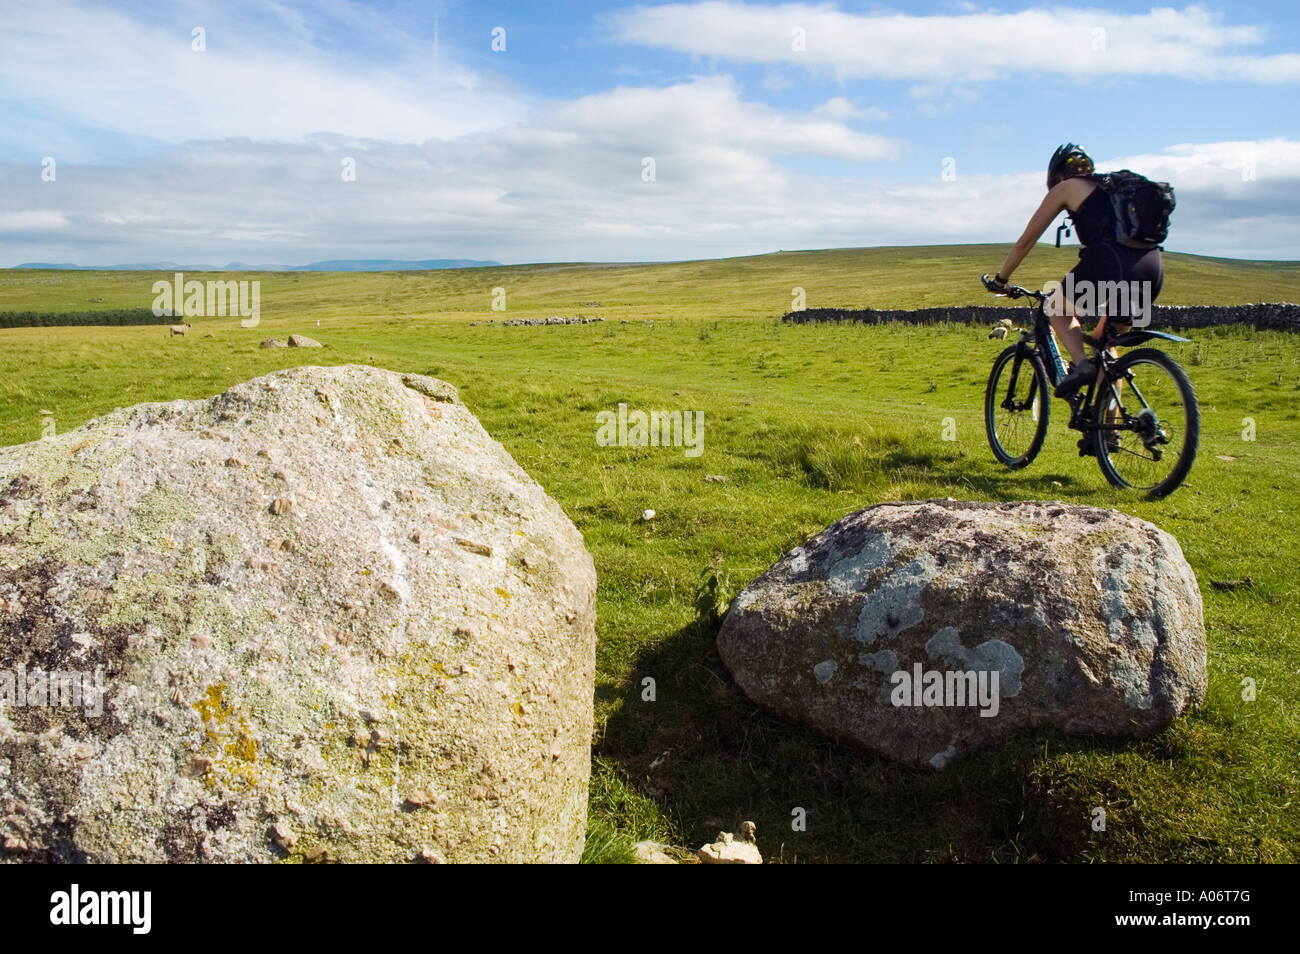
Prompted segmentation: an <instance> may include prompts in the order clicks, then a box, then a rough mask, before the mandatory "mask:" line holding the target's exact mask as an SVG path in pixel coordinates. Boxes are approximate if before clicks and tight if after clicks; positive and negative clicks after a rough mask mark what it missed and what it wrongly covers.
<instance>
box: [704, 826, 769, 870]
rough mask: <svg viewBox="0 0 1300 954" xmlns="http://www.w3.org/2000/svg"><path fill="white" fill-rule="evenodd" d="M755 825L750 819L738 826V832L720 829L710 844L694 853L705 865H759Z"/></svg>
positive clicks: (759, 855) (760, 859)
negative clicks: (734, 833)
mask: <svg viewBox="0 0 1300 954" xmlns="http://www.w3.org/2000/svg"><path fill="white" fill-rule="evenodd" d="M754 836H755V827H754V823H753V822H751V821H747V822H744V823H743V824H742V825H741V826H740V834H738V835H733V834H732V833H731V832H729V831H720V832H718V836H717V838H716V839H714V841H713V842H712V843H711V844H708V845H702V846H701V847H700V849H699V851H697V852H696V855H697V856H698V857H699V859H700V863H701V864H706V865H761V864H762V863H763V855H762V854H761V853H760V852H759V850H758V844H757V843H756V842H755V840H754Z"/></svg>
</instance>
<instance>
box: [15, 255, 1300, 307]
mask: <svg viewBox="0 0 1300 954" xmlns="http://www.w3.org/2000/svg"><path fill="white" fill-rule="evenodd" d="M1005 253H1006V246H1002V245H973V246H972V245H952V246H942V245H941V246H917V247H904V248H877V249H836V250H830V251H814V252H781V253H777V254H773V255H758V256H753V257H749V258H731V259H720V260H710V261H699V262H681V263H674V264H669V265H516V266H509V267H502V268H473V269H460V270H449V271H436V272H375V273H359V274H357V273H338V272H333V273H330V272H326V273H319V274H315V273H311V274H301V273H285V272H260V273H258V272H247V273H242V272H241V273H235V272H219V273H218V272H210V273H202V272H190V273H187V277H193V278H199V279H204V278H214V279H221V280H230V279H240V278H248V279H256V280H258V281H260V282H261V283H262V285H261V296H262V297H261V304H262V314H263V317H264V319H267V320H276V319H283V320H298V321H301V320H302V319H303V318H304V317H310V318H311V319H312V320H315V319H316V318H320V319H322V320H326V319H336V318H383V317H426V318H470V319H472V318H483V317H503V316H502V315H500V314H496V313H493V312H492V311H491V300H492V289H493V288H497V287H501V288H504V289H505V290H506V304H507V306H508V311H509V316H513V317H521V316H536V315H543V316H544V315H547V314H557V313H559V314H570V313H578V312H581V313H586V314H605V315H607V316H608V315H612V316H615V317H617V318H670V317H673V318H708V319H720V318H763V317H769V316H772V315H780V314H782V313H783V312H786V311H788V310H789V309H790V303H791V297H792V292H791V289H792V288H795V287H800V288H803V289H804V290H805V293H806V296H807V304H808V307H810V308H811V307H840V306H845V307H848V306H852V307H856V308H862V307H877V308H918V307H922V306H935V305H961V304H969V303H971V302H978V303H983V302H986V301H989V300H990V299H989V296H988V294H987V293H986V292H985V291H984V290H983V288H982V287H981V286H980V284H979V281H978V279H979V275H980V274H981V273H982V272H992V271H995V270H996V269H997V268H998V266H999V265H1001V264H1002V258H1003V256H1004V254H1005ZM1077 254H1078V252H1077V249H1076V248H1062V249H1057V248H1054V247H1052V246H1048V245H1044V246H1040V247H1039V248H1038V249H1036V250H1035V251H1034V253H1033V254H1032V255H1031V256H1030V257H1029V259H1028V261H1027V262H1026V263H1025V264H1024V265H1022V266H1021V268H1020V269H1019V270H1018V271H1017V272H1016V276H1015V277H1016V280H1017V281H1018V282H1019V283H1020V284H1034V285H1041V284H1042V283H1043V282H1046V281H1048V280H1051V279H1059V278H1060V277H1061V276H1062V275H1063V274H1064V273H1065V272H1066V271H1067V270H1068V269H1069V268H1070V266H1071V265H1072V264H1073V263H1074V261H1075V258H1076V256H1077ZM1165 271H1166V278H1165V286H1164V291H1163V293H1162V294H1161V297H1160V303H1161V304H1165V305H1197V304H1211V305H1213V304H1225V305H1226V304H1238V303H1241V302H1248V301H1294V302H1300V262H1280V263H1279V262H1239V261H1233V260H1229V259H1218V258H1203V257H1200V256H1195V255H1180V254H1176V253H1169V254H1167V255H1166V256H1165ZM160 278H163V279H170V278H171V274H170V273H160V272H94V273H85V272H64V271H57V270H46V271H12V270H11V271H0V311H18V310H25V309H29V308H33V309H41V310H47V311H60V310H66V311H73V310H78V311H79V310H82V309H84V308H92V307H102V308H136V307H148V306H149V305H150V303H151V302H152V301H153V295H152V293H151V291H150V288H151V286H152V285H153V283H154V282H155V281H157V280H158V279H160Z"/></svg>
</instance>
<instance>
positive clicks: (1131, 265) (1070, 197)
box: [993, 142, 1164, 397]
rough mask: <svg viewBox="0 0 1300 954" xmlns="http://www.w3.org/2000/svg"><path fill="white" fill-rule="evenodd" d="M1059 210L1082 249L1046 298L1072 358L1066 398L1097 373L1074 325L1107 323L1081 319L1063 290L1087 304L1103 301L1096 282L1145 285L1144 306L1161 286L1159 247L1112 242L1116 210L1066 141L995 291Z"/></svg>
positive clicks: (1064, 384) (1063, 388)
mask: <svg viewBox="0 0 1300 954" xmlns="http://www.w3.org/2000/svg"><path fill="white" fill-rule="evenodd" d="M1062 210H1068V211H1069V215H1070V221H1071V222H1072V223H1073V225H1074V229H1075V234H1076V235H1078V236H1079V243H1080V245H1081V246H1082V248H1080V249H1079V261H1078V262H1077V263H1076V264H1075V266H1074V268H1072V269H1070V276H1072V279H1073V284H1072V285H1067V284H1062V286H1061V287H1059V288H1057V289H1056V291H1054V292H1053V293H1052V295H1051V296H1050V297H1049V298H1048V300H1047V314H1048V316H1049V317H1050V318H1051V322H1052V330H1053V331H1054V332H1055V333H1056V337H1057V338H1058V339H1060V341H1061V343H1062V344H1064V345H1065V347H1066V350H1067V351H1069V353H1070V360H1071V367H1070V373H1069V374H1067V375H1066V376H1065V377H1064V378H1063V379H1062V380H1061V381H1060V383H1059V384H1057V386H1056V396H1057V397H1066V396H1068V395H1069V394H1071V393H1072V392H1073V391H1075V390H1076V389H1077V388H1078V387H1079V386H1080V385H1082V384H1085V383H1086V382H1087V381H1088V380H1090V379H1091V378H1094V377H1095V376H1096V374H1097V368H1096V367H1095V366H1094V364H1093V362H1092V361H1090V360H1088V358H1087V355H1086V354H1085V353H1084V350H1083V328H1082V327H1080V325H1079V318H1080V317H1084V318H1088V317H1100V318H1101V322H1099V323H1098V326H1097V332H1098V333H1100V331H1101V328H1102V326H1103V324H1104V322H1105V321H1106V320H1107V316H1105V315H1100V316H1097V315H1086V314H1085V315H1080V314H1079V310H1078V309H1077V308H1076V307H1075V301H1074V300H1072V299H1071V298H1070V297H1067V296H1066V289H1067V288H1072V289H1073V292H1074V295H1073V297H1074V298H1076V299H1077V298H1078V297H1079V295H1080V294H1081V293H1082V292H1083V291H1084V289H1086V288H1091V289H1092V292H1091V295H1090V297H1091V300H1092V301H1093V302H1100V301H1101V300H1102V299H1101V297H1100V296H1099V295H1097V288H1098V285H1099V284H1100V283H1101V282H1147V283H1149V284H1147V285H1146V286H1145V287H1146V288H1148V289H1150V298H1149V300H1148V301H1147V305H1150V304H1151V303H1152V302H1154V301H1155V299H1156V296H1157V295H1159V294H1160V286H1161V285H1162V284H1163V282H1164V265H1163V261H1162V259H1161V255H1160V249H1159V248H1153V249H1135V248H1129V247H1128V246H1125V245H1120V244H1119V243H1118V242H1117V241H1115V212H1114V210H1113V208H1112V207H1111V202H1110V197H1109V196H1108V195H1107V194H1106V192H1105V191H1104V190H1103V189H1102V188H1101V187H1100V186H1099V185H1098V184H1097V181H1096V180H1095V179H1094V178H1093V164H1092V160H1091V159H1090V158H1088V154H1087V153H1086V152H1084V151H1083V150H1082V149H1081V148H1080V147H1079V146H1077V145H1075V144H1074V143H1072V142H1070V143H1066V144H1065V145H1063V146H1061V147H1060V148H1059V149H1057V150H1056V152H1054V153H1052V159H1051V162H1049V163H1048V166H1047V195H1046V196H1045V197H1044V198H1043V202H1042V204H1041V205H1040V206H1039V207H1038V211H1037V212H1035V213H1034V214H1033V216H1032V217H1031V218H1030V219H1029V224H1028V225H1026V226H1025V231H1024V234H1023V235H1021V236H1020V238H1019V239H1018V240H1017V241H1016V244H1015V245H1013V246H1012V247H1011V251H1010V252H1008V253H1007V257H1006V261H1004V262H1003V263H1002V267H1001V268H1000V269H998V272H997V275H996V276H995V277H994V279H993V283H994V286H995V287H1000V288H1004V287H1005V286H1006V284H1007V282H1008V281H1009V280H1010V278H1011V273H1012V272H1013V271H1015V269H1016V267H1017V266H1018V265H1019V264H1020V263H1021V262H1022V261H1023V260H1024V258H1025V256H1026V255H1028V254H1029V252H1030V250H1031V249H1033V247H1034V245H1035V244H1037V242H1038V240H1039V238H1040V237H1042V234H1043V232H1045V231H1046V230H1047V227H1048V226H1049V225H1051V224H1052V222H1053V220H1055V218H1056V217H1057V216H1058V215H1059V214H1060V213H1061V211H1062ZM1103 287H1107V286H1103ZM1109 287H1113V286H1109ZM1130 287H1132V286H1130ZM1109 317H1110V318H1112V319H1117V320H1116V324H1120V323H1121V321H1122V319H1123V318H1125V317H1128V316H1125V315H1111V316H1109ZM1123 324H1129V322H1126V321H1125V322H1123Z"/></svg>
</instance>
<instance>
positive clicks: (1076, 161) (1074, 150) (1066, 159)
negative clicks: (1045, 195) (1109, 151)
mask: <svg viewBox="0 0 1300 954" xmlns="http://www.w3.org/2000/svg"><path fill="white" fill-rule="evenodd" d="M1092 168H1093V167H1092V159H1090V158H1089V157H1088V154H1087V153H1086V152H1084V151H1083V149H1082V148H1081V147H1079V146H1076V145H1075V144H1074V143H1072V142H1067V143H1066V144H1065V145H1064V146H1061V147H1060V148H1058V149H1057V150H1056V152H1054V153H1052V161H1051V162H1049V163H1048V164H1047V188H1049V189H1050V188H1052V186H1054V185H1056V184H1057V183H1058V182H1060V181H1061V180H1062V179H1069V178H1072V177H1073V176H1086V175H1089V174H1090V173H1091V172H1092Z"/></svg>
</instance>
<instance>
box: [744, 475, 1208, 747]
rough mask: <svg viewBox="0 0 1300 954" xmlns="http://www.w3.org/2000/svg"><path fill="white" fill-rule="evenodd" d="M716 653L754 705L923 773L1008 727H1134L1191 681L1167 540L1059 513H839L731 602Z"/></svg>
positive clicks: (1196, 605) (1181, 568) (1029, 506)
mask: <svg viewBox="0 0 1300 954" xmlns="http://www.w3.org/2000/svg"><path fill="white" fill-rule="evenodd" d="M718 651H719V652H720V654H721V656H722V659H723V661H724V662H725V663H726V665H727V667H728V668H729V669H730V670H731V672H732V674H733V676H734V677H735V679H736V682H737V683H738V684H739V685H740V687H741V689H743V690H744V691H745V693H746V694H747V695H749V697H750V698H751V699H753V700H754V701H755V702H757V703H758V704H760V705H762V706H764V707H765V708H768V709H770V710H772V711H773V712H775V713H777V714H779V715H782V716H785V717H787V718H790V719H792V720H794V721H796V722H800V723H803V724H805V725H808V726H811V727H813V728H816V729H819V730H821V731H823V732H826V733H828V734H830V735H833V736H836V737H838V738H841V739H844V740H846V741H848V742H851V743H853V744H855V745H858V746H860V747H862V748H864V749H867V750H868V751H871V752H874V753H878V754H880V755H885V756H888V757H890V758H893V759H898V760H900V761H903V762H907V763H910V764H913V765H918V766H924V765H930V766H933V767H934V768H942V767H943V765H944V764H945V763H946V762H947V761H948V760H949V759H951V758H952V757H953V756H955V755H957V754H959V753H963V752H967V751H969V750H971V749H975V748H978V747H980V746H984V745H989V744H992V743H995V742H997V741H999V740H1001V739H1004V738H1005V737H1006V736H1007V735H1009V734H1010V733H1012V732H1014V731H1015V730H1017V729H1021V728H1024V727H1026V726H1055V727H1058V728H1060V729H1062V730H1065V731H1067V732H1081V733H1099V734H1105V735H1118V736H1142V735H1147V734H1149V733H1152V732H1155V731H1157V730H1159V729H1160V728H1162V727H1164V726H1166V725H1168V723H1169V722H1170V720H1172V719H1173V718H1175V717H1176V716H1178V715H1179V714H1180V713H1182V712H1183V711H1184V709H1186V707H1187V706H1188V705H1195V704H1198V703H1199V702H1200V701H1201V700H1202V699H1203V698H1204V695H1205V687H1206V673H1205V662H1206V644H1205V625H1204V621H1203V617H1202V611H1201V597H1200V590H1199V589H1198V588H1197V585H1196V577H1195V575H1194V574H1193V573H1192V570H1191V568H1190V567H1189V566H1188V565H1187V561H1186V560H1185V559H1184V557H1183V553H1182V550H1181V548H1180V547H1179V546H1178V542H1177V541H1176V540H1175V539H1174V538H1173V537H1171V536H1170V535H1169V534H1167V533H1165V532H1164V531H1162V530H1160V529H1159V528H1157V527H1155V526H1153V525H1152V524H1150V523H1147V522H1145V521H1142V520H1138V519H1137V518H1135V517H1130V516H1127V515H1125V514H1121V513H1117V512H1115V511H1110V510H1101V509H1097V508H1093V507H1081V506H1075V505H1070V504H1063V503H1033V502H1030V503H972V502H966V501H953V500H947V501H944V500H929V501H923V502H917V503H901V504H881V505H880V506H876V507H869V508H867V509H865V510H861V511H858V512H857V513H854V514H850V515H849V516H847V517H845V518H844V519H843V520H841V521H839V522H838V523H836V524H834V525H833V526H831V527H829V528H828V529H826V530H825V531H823V532H822V533H820V534H819V535H817V536H816V537H814V538H813V539H811V540H809V541H808V542H807V543H805V544H803V545H802V546H799V547H796V548H795V549H794V550H791V551H790V552H789V553H787V554H786V555H785V556H784V557H782V558H781V560H779V561H778V562H777V563H776V564H775V565H774V566H773V567H772V568H771V569H770V570H768V571H767V572H766V573H764V574H763V575H762V576H760V577H759V578H758V579H756V580H755V581H754V582H753V583H751V584H750V585H749V586H748V587H747V588H746V589H745V590H744V591H743V592H742V593H741V594H740V596H739V597H737V599H736V600H735V602H734V603H733V604H732V608H731V611H730V612H729V613H728V615H727V617H726V620H725V621H724V623H723V626H722V629H721V631H720V632H719V634H718Z"/></svg>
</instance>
